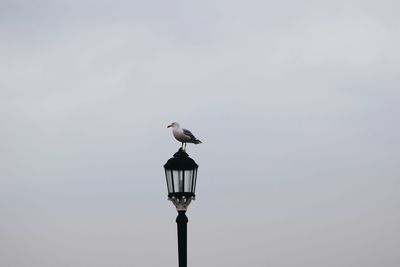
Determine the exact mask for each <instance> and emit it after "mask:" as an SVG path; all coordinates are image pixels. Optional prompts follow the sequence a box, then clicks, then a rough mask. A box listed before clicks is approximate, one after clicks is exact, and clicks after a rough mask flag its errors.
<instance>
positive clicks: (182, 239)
mask: <svg viewBox="0 0 400 267" xmlns="http://www.w3.org/2000/svg"><path fill="white" fill-rule="evenodd" d="M185 212H186V211H185V210H179V211H178V217H176V224H177V226H178V257H179V267H187V222H188V218H187V217H186V214H185Z"/></svg>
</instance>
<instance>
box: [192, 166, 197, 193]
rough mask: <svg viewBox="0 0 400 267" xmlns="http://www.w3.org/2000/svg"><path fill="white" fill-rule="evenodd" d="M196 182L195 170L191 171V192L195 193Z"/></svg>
mask: <svg viewBox="0 0 400 267" xmlns="http://www.w3.org/2000/svg"><path fill="white" fill-rule="evenodd" d="M196 182H197V169H194V170H193V183H192V187H193V188H192V192H193V193H194V192H195V191H196Z"/></svg>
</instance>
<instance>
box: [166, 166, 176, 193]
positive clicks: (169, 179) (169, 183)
mask: <svg viewBox="0 0 400 267" xmlns="http://www.w3.org/2000/svg"><path fill="white" fill-rule="evenodd" d="M165 177H167V188H168V193H172V192H173V191H174V190H173V187H172V186H173V184H172V171H171V170H165Z"/></svg>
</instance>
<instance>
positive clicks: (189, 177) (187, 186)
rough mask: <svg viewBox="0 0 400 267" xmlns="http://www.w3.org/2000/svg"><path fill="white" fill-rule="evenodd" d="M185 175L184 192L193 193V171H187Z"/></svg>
mask: <svg viewBox="0 0 400 267" xmlns="http://www.w3.org/2000/svg"><path fill="white" fill-rule="evenodd" d="M184 173H185V182H184V190H185V192H192V184H193V170H185V171H184Z"/></svg>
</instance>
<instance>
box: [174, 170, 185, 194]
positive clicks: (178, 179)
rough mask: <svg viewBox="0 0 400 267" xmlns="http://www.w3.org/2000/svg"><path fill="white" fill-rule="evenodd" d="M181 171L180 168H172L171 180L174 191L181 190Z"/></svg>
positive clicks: (178, 191)
mask: <svg viewBox="0 0 400 267" xmlns="http://www.w3.org/2000/svg"><path fill="white" fill-rule="evenodd" d="M182 173H183V171H181V170H173V171H172V174H173V180H174V189H175V191H174V192H175V193H180V192H183V175H182Z"/></svg>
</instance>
